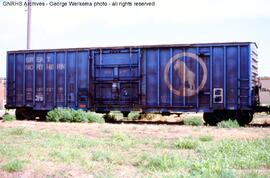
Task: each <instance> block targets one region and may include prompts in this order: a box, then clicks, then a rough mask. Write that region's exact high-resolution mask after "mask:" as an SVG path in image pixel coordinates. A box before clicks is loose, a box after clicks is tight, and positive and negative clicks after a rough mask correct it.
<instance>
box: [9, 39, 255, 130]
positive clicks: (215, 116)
mask: <svg viewBox="0 0 270 178" xmlns="http://www.w3.org/2000/svg"><path fill="white" fill-rule="evenodd" d="M257 69H258V67H257V45H256V44H255V43H253V42H240V43H207V44H177V45H154V46H124V47H100V48H91V47H90V48H70V49H43V50H20V51H9V52H7V104H6V108H9V109H16V115H17V118H20V119H24V118H28V119H29V118H34V117H36V116H39V117H40V118H44V117H45V115H46V113H47V111H49V110H52V109H54V108H57V107H63V108H73V109H84V110H91V111H96V112H102V113H107V112H109V111H113V110H118V111H121V112H123V114H124V116H126V115H127V114H128V113H129V112H130V111H134V110H137V111H141V112H145V113H149V112H153V113H162V114H170V113H179V112H204V120H205V121H206V122H207V123H208V124H210V125H214V124H216V123H217V122H219V121H221V120H226V119H228V118H236V119H237V120H238V121H239V123H241V124H246V123H249V122H250V121H251V120H252V117H253V113H254V107H256V106H258V105H259V99H258V98H259V87H258V86H259V85H258V82H257V77H258V72H257Z"/></svg>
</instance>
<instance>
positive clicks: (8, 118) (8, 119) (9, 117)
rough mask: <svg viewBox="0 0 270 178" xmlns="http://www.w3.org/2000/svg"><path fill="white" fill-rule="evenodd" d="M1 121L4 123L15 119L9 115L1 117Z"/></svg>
mask: <svg viewBox="0 0 270 178" xmlns="http://www.w3.org/2000/svg"><path fill="white" fill-rule="evenodd" d="M3 120H4V121H14V120H16V117H15V116H14V115H11V114H5V115H4V116H3Z"/></svg>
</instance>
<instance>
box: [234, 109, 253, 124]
mask: <svg viewBox="0 0 270 178" xmlns="http://www.w3.org/2000/svg"><path fill="white" fill-rule="evenodd" d="M235 118H236V120H237V122H238V124H239V125H240V126H245V125H246V124H249V123H250V122H251V121H252V120H253V112H251V111H237V113H236V117H235Z"/></svg>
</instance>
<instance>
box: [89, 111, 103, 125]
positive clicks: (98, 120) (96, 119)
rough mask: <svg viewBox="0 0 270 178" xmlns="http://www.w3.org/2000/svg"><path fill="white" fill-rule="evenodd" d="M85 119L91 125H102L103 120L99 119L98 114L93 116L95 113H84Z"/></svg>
mask: <svg viewBox="0 0 270 178" xmlns="http://www.w3.org/2000/svg"><path fill="white" fill-rule="evenodd" d="M86 117H87V120H88V122H90V123H92V122H97V123H104V122H105V120H104V118H103V117H101V116H100V115H98V114H95V113H90V112H88V113H86Z"/></svg>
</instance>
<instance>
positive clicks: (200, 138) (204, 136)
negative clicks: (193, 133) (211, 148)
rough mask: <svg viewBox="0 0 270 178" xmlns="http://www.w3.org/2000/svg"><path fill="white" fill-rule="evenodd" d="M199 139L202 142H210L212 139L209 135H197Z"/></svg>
mask: <svg viewBox="0 0 270 178" xmlns="http://www.w3.org/2000/svg"><path fill="white" fill-rule="evenodd" d="M199 140H200V141H202V142H210V141H212V140H213V137H212V136H210V135H203V136H200V137H199Z"/></svg>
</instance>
